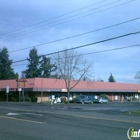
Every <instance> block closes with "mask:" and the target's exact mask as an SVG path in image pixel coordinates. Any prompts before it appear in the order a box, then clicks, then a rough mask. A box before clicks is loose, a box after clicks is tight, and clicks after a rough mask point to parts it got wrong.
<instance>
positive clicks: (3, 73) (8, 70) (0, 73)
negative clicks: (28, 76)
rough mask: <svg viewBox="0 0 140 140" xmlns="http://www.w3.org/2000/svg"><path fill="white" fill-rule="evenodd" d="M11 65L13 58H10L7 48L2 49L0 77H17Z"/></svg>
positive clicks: (0, 52) (0, 50)
mask: <svg viewBox="0 0 140 140" xmlns="http://www.w3.org/2000/svg"><path fill="white" fill-rule="evenodd" d="M11 65H12V60H10V59H9V54H8V50H7V48H6V47H4V48H3V49H0V79H14V78H16V77H17V74H15V73H14V70H13V69H12V67H11Z"/></svg>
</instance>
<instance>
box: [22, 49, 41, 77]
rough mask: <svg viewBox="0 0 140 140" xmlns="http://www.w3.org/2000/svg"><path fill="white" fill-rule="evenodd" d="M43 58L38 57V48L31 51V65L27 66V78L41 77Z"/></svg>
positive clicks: (29, 60)
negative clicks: (41, 60)
mask: <svg viewBox="0 0 140 140" xmlns="http://www.w3.org/2000/svg"><path fill="white" fill-rule="evenodd" d="M40 59H41V56H39V55H38V53H37V50H36V48H33V49H31V50H30V53H29V58H27V60H28V62H29V64H28V65H27V70H25V71H24V73H25V75H26V78H34V77H40V76H41V71H40V69H39V67H40Z"/></svg>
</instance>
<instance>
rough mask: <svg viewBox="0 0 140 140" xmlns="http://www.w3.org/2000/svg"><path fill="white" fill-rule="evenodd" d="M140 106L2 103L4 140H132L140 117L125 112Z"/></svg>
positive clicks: (0, 120) (0, 114) (0, 118)
mask: <svg viewBox="0 0 140 140" xmlns="http://www.w3.org/2000/svg"><path fill="white" fill-rule="evenodd" d="M139 108H140V102H133V103H131V102H126V103H122V104H121V103H118V102H117V103H109V104H91V105H89V104H87V105H82V104H55V105H50V104H47V103H9V102H8V103H6V102H0V110H1V111H0V124H1V125H0V139H1V140H55V139H57V140H79V139H80V140H108V139H111V140H118V139H120V140H128V138H127V130H128V129H129V128H130V127H134V128H135V129H136V130H138V129H140V116H132V115H126V114H125V111H128V110H133V109H139ZM135 139H136V138H135Z"/></svg>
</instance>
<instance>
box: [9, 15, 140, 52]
mask: <svg viewBox="0 0 140 140" xmlns="http://www.w3.org/2000/svg"><path fill="white" fill-rule="evenodd" d="M139 19H140V17H137V18H134V19H130V20H127V21H124V22H120V23H117V24H114V25H111V26H106V27H104V28H100V29H96V30H92V31H88V32H85V33H81V34H77V35H74V36H69V37H66V38H61V39H58V40H54V41H50V42H46V43H42V44H39V45H35V46H31V47H26V48H23V49H18V50H13V51H10V52H9V53H13V52H17V51H21V50H26V49H30V48H33V47H39V46H43V45H47V44H52V43H55V42H59V41H63V40H67V39H71V38H75V37H79V36H83V35H86V34H90V33H94V32H97V31H101V30H105V29H108V28H112V27H115V26H119V25H122V24H126V23H129V22H132V21H135V20H139Z"/></svg>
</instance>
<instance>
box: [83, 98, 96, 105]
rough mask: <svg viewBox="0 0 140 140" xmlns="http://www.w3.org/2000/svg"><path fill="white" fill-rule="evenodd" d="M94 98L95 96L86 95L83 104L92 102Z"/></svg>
mask: <svg viewBox="0 0 140 140" xmlns="http://www.w3.org/2000/svg"><path fill="white" fill-rule="evenodd" d="M94 100H95V96H88V98H87V99H86V100H85V101H84V103H85V104H93V103H94Z"/></svg>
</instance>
